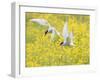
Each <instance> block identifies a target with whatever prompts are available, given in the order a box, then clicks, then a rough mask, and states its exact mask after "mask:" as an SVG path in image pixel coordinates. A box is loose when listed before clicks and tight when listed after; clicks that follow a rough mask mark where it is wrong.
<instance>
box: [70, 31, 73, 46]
mask: <svg viewBox="0 0 100 80" xmlns="http://www.w3.org/2000/svg"><path fill="white" fill-rule="evenodd" d="M69 37H70V45H72V46H73V45H74V43H73V37H74V36H73V32H70V35H69Z"/></svg>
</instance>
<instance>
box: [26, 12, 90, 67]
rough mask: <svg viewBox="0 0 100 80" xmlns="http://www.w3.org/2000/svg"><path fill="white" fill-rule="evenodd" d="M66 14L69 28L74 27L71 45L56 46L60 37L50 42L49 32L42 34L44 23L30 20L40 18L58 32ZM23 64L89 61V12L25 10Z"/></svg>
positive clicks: (66, 63) (53, 64) (67, 63)
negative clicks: (68, 12) (72, 43)
mask: <svg viewBox="0 0 100 80" xmlns="http://www.w3.org/2000/svg"><path fill="white" fill-rule="evenodd" d="M66 16H67V17H68V29H69V32H70V31H71V30H72V29H73V31H74V44H75V46H73V47H70V46H60V43H61V42H62V41H63V38H58V39H57V40H56V41H54V42H52V41H51V40H50V38H51V34H50V33H49V34H47V35H46V36H45V35H44V32H45V31H46V30H47V27H46V26H42V25H39V24H37V23H33V22H31V21H30V19H32V18H44V19H46V20H47V21H48V22H49V23H50V24H51V25H53V26H54V27H55V28H56V29H57V30H58V31H59V32H60V33H61V34H62V30H63V26H64V23H65V20H66ZM25 17H26V20H25V21H26V36H25V37H26V61H25V62H26V65H25V66H26V67H39V66H64V65H84V64H89V62H90V61H89V60H90V59H89V58H90V46H89V45H90V40H89V39H90V16H89V15H74V14H73V15H72V14H48V13H32V12H26V14H25Z"/></svg>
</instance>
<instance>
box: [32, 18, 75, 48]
mask: <svg viewBox="0 0 100 80" xmlns="http://www.w3.org/2000/svg"><path fill="white" fill-rule="evenodd" d="M30 21H32V22H36V23H38V24H40V25H44V26H48V29H47V30H46V32H45V35H46V34H47V33H52V35H51V40H54V36H55V35H58V36H59V37H61V35H60V33H59V32H58V31H57V30H56V29H55V27H53V26H51V25H50V24H49V22H48V21H47V20H45V19H31V20H30ZM62 37H63V38H64V41H63V42H61V43H60V45H62V46H66V45H69V46H74V43H73V32H70V33H69V32H68V22H67V21H65V23H64V27H63V31H62ZM68 38H69V39H70V41H68Z"/></svg>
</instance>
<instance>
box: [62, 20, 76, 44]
mask: <svg viewBox="0 0 100 80" xmlns="http://www.w3.org/2000/svg"><path fill="white" fill-rule="evenodd" d="M62 36H63V38H64V41H63V42H61V44H60V45H62V46H66V45H69V46H74V43H73V32H70V33H69V32H68V22H67V21H66V22H65V24H64V27H63V32H62Z"/></svg>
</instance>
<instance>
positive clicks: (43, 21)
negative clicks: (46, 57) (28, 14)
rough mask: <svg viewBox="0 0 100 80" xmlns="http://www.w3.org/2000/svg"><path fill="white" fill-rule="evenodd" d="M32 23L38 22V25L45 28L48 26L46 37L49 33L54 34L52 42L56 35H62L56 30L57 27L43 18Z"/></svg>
mask: <svg viewBox="0 0 100 80" xmlns="http://www.w3.org/2000/svg"><path fill="white" fill-rule="evenodd" d="M30 21H32V22H36V23H38V24H40V25H43V26H48V30H47V31H46V32H45V35H46V34H47V33H52V35H51V40H52V41H54V36H55V35H56V34H57V35H58V36H60V33H59V32H58V31H57V30H56V29H55V27H53V26H51V25H50V24H49V22H48V21H47V20H45V19H42V18H41V19H31V20H30Z"/></svg>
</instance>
